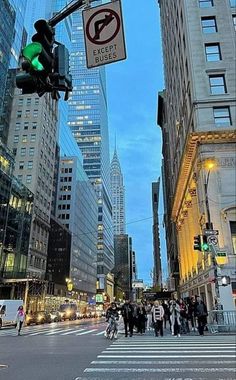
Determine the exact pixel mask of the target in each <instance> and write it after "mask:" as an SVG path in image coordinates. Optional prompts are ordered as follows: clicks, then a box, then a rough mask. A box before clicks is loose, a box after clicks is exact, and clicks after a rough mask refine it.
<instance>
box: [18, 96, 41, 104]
mask: <svg viewBox="0 0 236 380" xmlns="http://www.w3.org/2000/svg"><path fill="white" fill-rule="evenodd" d="M32 100H34V105H38V104H39V98H19V99H18V106H23V104H24V103H25V104H26V105H27V106H30V105H31V104H32V103H33V102H32Z"/></svg>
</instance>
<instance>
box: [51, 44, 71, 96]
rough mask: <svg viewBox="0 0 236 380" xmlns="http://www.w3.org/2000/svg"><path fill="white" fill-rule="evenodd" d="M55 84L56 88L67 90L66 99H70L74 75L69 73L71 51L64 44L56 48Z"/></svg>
mask: <svg viewBox="0 0 236 380" xmlns="http://www.w3.org/2000/svg"><path fill="white" fill-rule="evenodd" d="M53 85H54V88H55V89H56V90H58V91H65V100H68V96H69V91H72V76H71V75H70V73H69V52H68V49H67V48H66V47H65V45H62V44H60V45H58V46H56V47H55V49H54V74H53Z"/></svg>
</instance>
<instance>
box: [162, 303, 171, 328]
mask: <svg viewBox="0 0 236 380" xmlns="http://www.w3.org/2000/svg"><path fill="white" fill-rule="evenodd" d="M162 307H163V309H164V312H165V314H164V328H165V329H166V322H167V321H168V322H169V325H170V308H169V305H168V303H167V301H163V302H162Z"/></svg>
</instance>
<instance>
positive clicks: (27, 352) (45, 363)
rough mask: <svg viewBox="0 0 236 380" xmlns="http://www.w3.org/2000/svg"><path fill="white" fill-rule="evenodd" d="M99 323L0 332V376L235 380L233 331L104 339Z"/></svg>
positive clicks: (11, 379) (18, 379)
mask: <svg viewBox="0 0 236 380" xmlns="http://www.w3.org/2000/svg"><path fill="white" fill-rule="evenodd" d="M104 328H105V323H104V322H103V321H98V320H90V321H87V322H86V321H73V322H63V323H59V324H51V325H43V326H30V327H27V328H25V329H24V331H23V333H22V334H23V335H22V336H19V337H18V336H17V335H16V330H13V329H11V330H1V331H0V379H1V380H2V379H6V380H31V379H32V380H126V379H127V380H212V379H214V380H235V374H236V371H235V357H236V352H235V342H236V337H235V336H216V335H208V336H204V337H200V336H198V335H196V334H192V335H191V334H190V335H188V336H187V335H186V336H181V337H180V338H175V337H172V336H170V335H169V334H166V335H165V336H164V337H163V338H155V337H154V336H153V334H152V333H148V334H146V335H144V336H140V335H134V336H133V337H132V338H125V337H124V335H123V334H120V337H119V338H118V340H115V341H112V342H111V341H108V340H107V339H105V338H104V336H103V331H104Z"/></svg>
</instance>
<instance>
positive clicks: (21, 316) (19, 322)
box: [16, 306, 25, 335]
mask: <svg viewBox="0 0 236 380" xmlns="http://www.w3.org/2000/svg"><path fill="white" fill-rule="evenodd" d="M24 320H25V312H24V308H23V306H19V307H18V311H17V313H16V327H17V326H18V335H20V332H21V329H22V325H23V323H24Z"/></svg>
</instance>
